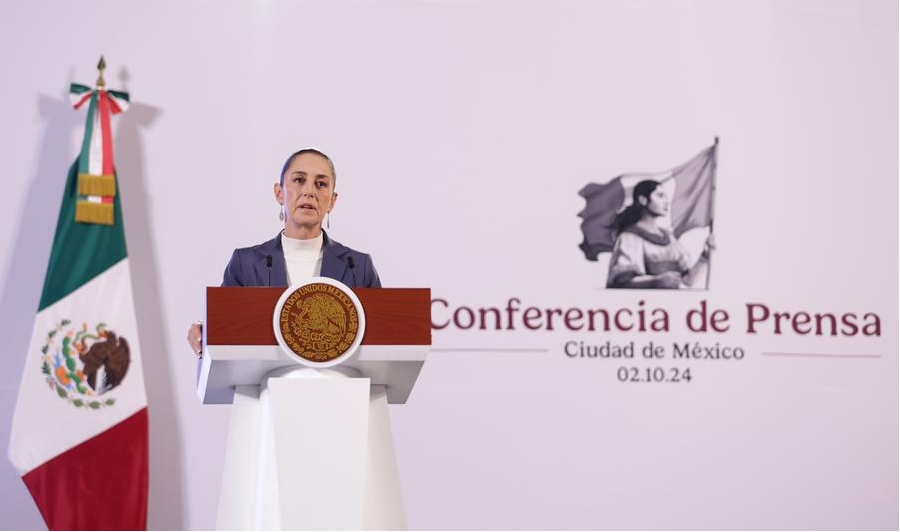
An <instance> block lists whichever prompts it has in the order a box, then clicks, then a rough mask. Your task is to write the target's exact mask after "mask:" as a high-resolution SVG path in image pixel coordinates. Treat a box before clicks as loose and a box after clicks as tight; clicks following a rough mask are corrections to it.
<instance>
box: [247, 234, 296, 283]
mask: <svg viewBox="0 0 900 532" xmlns="http://www.w3.org/2000/svg"><path fill="white" fill-rule="evenodd" d="M258 251H259V253H260V256H259V257H258V258H259V260H257V261H256V262H255V263H254V264H253V269H254V270H255V271H256V276H257V278H258V279H259V285H258V286H287V285H288V282H287V269H286V267H285V265H284V248H282V247H281V234H280V233H279V234H278V236H276V237H275V238H273V239H272V240H269V241H268V242H265V243H263V244H262V245H261V246H259V248H258ZM267 255H271V256H272V267H271V269H270V268H269V267H268V266H266V256H267ZM270 277H271V279H270Z"/></svg>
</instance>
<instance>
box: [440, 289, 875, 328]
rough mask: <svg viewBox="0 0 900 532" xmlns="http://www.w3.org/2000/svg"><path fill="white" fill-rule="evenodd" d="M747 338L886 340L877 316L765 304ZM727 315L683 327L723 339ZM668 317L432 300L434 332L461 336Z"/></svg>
mask: <svg viewBox="0 0 900 532" xmlns="http://www.w3.org/2000/svg"><path fill="white" fill-rule="evenodd" d="M744 316H745V324H746V329H745V332H746V333H747V334H758V333H769V334H776V335H780V334H796V335H800V336H806V335H814V336H858V335H862V336H881V318H880V317H879V316H878V315H877V314H875V313H874V312H862V313H861V312H809V311H805V310H800V311H782V310H772V309H770V308H769V307H768V306H767V305H765V304H763V303H746V304H745V305H744ZM730 320H731V316H730V315H729V313H728V312H727V311H726V310H724V309H712V308H709V307H708V305H707V302H706V300H705V299H704V300H702V301H700V302H699V306H698V307H697V308H694V309H691V310H689V311H687V312H686V313H685V316H684V324H685V326H686V327H687V329H688V330H689V331H692V332H697V333H723V332H726V331H728V330H730V328H731V323H730ZM670 322H671V320H670V318H669V313H668V312H667V311H666V310H665V309H663V308H658V307H657V308H648V307H647V305H646V304H645V302H644V301H643V300H639V301H638V302H637V305H636V306H634V307H620V308H604V307H595V308H578V307H568V308H562V307H536V306H527V307H523V306H522V301H521V300H520V299H519V298H517V297H511V298H509V299H508V300H507V301H506V306H504V307H493V306H486V307H474V308H473V307H469V306H466V305H459V306H452V305H451V304H450V302H449V301H447V300H446V299H443V298H434V299H432V300H431V327H432V328H433V329H436V330H441V329H446V328H448V327H452V328H456V329H460V330H469V329H474V330H493V331H515V330H520V329H526V330H532V331H553V330H569V331H589V332H591V331H603V332H610V331H613V332H647V331H650V332H669V331H670V326H671V323H670Z"/></svg>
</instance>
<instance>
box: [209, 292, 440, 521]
mask: <svg viewBox="0 0 900 532" xmlns="http://www.w3.org/2000/svg"><path fill="white" fill-rule="evenodd" d="M284 292H285V288H283V287H278V288H236V287H210V288H207V298H206V321H205V324H204V328H203V335H204V339H203V340H204V341H203V345H204V353H203V358H202V359H201V368H200V375H199V379H198V383H197V393H198V395H199V397H200V400H201V401H202V402H203V403H204V404H227V403H231V404H232V414H231V425H230V427H229V435H228V441H227V442H226V453H225V467H224V471H223V478H222V491H221V494H220V500H219V510H218V519H217V528H218V529H227V530H401V529H405V528H406V520H405V516H404V513H403V504H402V497H401V493H400V481H399V475H398V472H397V463H396V457H395V455H394V446H393V437H392V435H391V428H390V419H389V417H388V408H387V405H388V403H391V404H402V403H405V402H406V400H407V398H408V397H409V394H410V392H411V391H412V388H413V385H414V384H415V382H416V379H417V378H418V375H419V371H420V370H421V368H422V365H423V364H424V362H425V358H426V355H427V353H428V349H429V347H430V345H431V291H430V290H429V289H418V288H355V289H352V292H353V294H355V296H356V298H357V299H358V300H359V303H360V304H361V306H362V308H363V311H364V314H365V329H364V332H363V336H362V341H361V344H360V346H359V347H358V348H357V350H356V352H355V353H354V354H352V355H351V356H350V357H349V358H347V359H346V360H344V361H343V362H342V363H341V364H340V365H337V366H333V367H330V368H313V367H305V366H303V365H301V364H299V363H298V362H297V360H296V359H295V358H294V357H292V356H291V355H289V354H288V353H286V352H285V351H284V350H283V349H282V348H281V346H280V345H279V344H278V341H277V339H276V335H275V330H274V328H273V312H274V310H275V306H276V303H277V302H278V300H279V298H280V297H281V296H282V294H283V293H284Z"/></svg>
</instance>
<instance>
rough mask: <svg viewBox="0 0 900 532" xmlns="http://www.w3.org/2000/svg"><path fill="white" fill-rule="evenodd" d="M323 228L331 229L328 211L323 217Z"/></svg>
mask: <svg viewBox="0 0 900 532" xmlns="http://www.w3.org/2000/svg"><path fill="white" fill-rule="evenodd" d="M325 229H331V213H330V212H329V213H328V216H326V217H325Z"/></svg>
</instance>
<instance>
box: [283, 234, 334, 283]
mask: <svg viewBox="0 0 900 532" xmlns="http://www.w3.org/2000/svg"><path fill="white" fill-rule="evenodd" d="M322 235H323V233H319V236H317V237H316V238H310V239H309V240H300V239H298V238H289V237H287V236H285V235H284V233H281V247H282V248H283V249H284V262H285V266H287V275H288V285H293V284H294V283H298V282H300V281H302V280H304V279H308V278H310V277H318V276H319V275H320V274H321V273H322V243H323V242H324V241H325V239H324V237H323V236H322Z"/></svg>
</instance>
